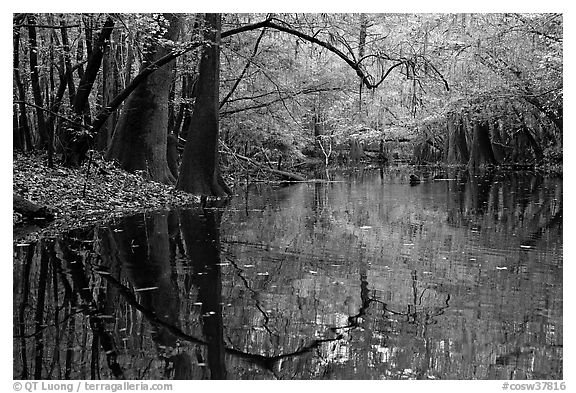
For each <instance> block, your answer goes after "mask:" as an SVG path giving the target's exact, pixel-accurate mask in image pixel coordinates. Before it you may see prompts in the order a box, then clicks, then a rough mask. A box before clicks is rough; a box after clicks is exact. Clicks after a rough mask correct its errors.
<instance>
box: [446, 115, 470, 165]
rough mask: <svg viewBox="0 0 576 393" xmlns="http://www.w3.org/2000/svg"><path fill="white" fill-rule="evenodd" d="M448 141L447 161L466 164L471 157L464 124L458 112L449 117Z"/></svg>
mask: <svg viewBox="0 0 576 393" xmlns="http://www.w3.org/2000/svg"><path fill="white" fill-rule="evenodd" d="M447 141H448V143H447V151H446V163H447V164H466V163H467V162H468V159H469V157H468V146H467V145H466V135H465V133H464V124H463V122H462V119H461V118H460V116H459V115H457V114H453V115H451V116H449V117H448V137H447Z"/></svg>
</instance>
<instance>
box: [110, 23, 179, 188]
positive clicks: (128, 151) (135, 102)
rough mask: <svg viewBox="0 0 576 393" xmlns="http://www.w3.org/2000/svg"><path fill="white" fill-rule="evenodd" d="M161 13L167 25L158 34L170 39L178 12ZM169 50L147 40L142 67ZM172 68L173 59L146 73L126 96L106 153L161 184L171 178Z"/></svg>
mask: <svg viewBox="0 0 576 393" xmlns="http://www.w3.org/2000/svg"><path fill="white" fill-rule="evenodd" d="M164 17H165V18H166V19H167V21H168V26H166V28H167V31H166V33H165V34H164V35H163V37H162V38H163V39H169V40H173V41H174V40H176V39H177V38H178V33H179V30H180V19H179V16H178V15H175V14H166V15H165V16H164ZM169 51H170V49H169V48H166V47H161V46H160V45H159V44H154V45H152V44H150V48H149V50H148V57H147V58H146V59H145V61H144V63H143V64H142V69H144V68H146V67H147V66H149V65H150V64H151V63H152V62H154V61H156V60H158V59H160V58H161V57H163V56H165V55H167V54H168V53H169ZM173 69H174V61H172V62H171V63H169V64H167V65H166V66H164V67H162V68H160V69H158V70H157V71H156V72H154V73H153V74H151V75H149V76H148V77H147V78H146V79H145V80H144V81H142V82H141V83H140V84H139V85H138V87H136V89H135V90H134V91H133V92H132V94H131V95H130V97H128V99H127V100H126V103H125V104H124V108H123V110H122V114H121V115H120V119H119V121H118V125H117V126H116V130H115V131H114V135H113V137H112V141H111V144H110V147H109V149H108V153H107V154H106V158H107V159H109V160H116V161H118V162H119V163H120V165H121V166H122V168H124V169H125V170H127V171H129V172H134V171H145V173H146V174H147V176H148V177H149V178H150V179H151V180H154V181H157V182H161V183H165V184H174V181H175V178H174V177H173V176H172V174H171V173H170V170H169V169H168V161H167V159H166V138H167V135H168V95H169V93H170V85H171V79H172V77H173Z"/></svg>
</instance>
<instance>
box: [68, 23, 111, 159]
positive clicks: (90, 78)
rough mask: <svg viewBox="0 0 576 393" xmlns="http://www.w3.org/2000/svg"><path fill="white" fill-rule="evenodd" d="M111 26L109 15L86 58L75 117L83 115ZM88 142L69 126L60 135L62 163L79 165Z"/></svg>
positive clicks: (74, 107) (74, 105)
mask: <svg viewBox="0 0 576 393" xmlns="http://www.w3.org/2000/svg"><path fill="white" fill-rule="evenodd" d="M113 28H114V20H113V19H112V17H110V16H109V17H108V18H107V19H106V22H105V23H104V27H103V28H102V31H101V32H100V34H99V36H98V40H97V45H96V47H95V48H93V49H92V51H91V55H90V57H89V58H88V64H87V65H86V70H85V72H83V78H82V79H81V80H80V82H79V84H78V90H77V91H76V95H75V97H74V103H73V105H72V110H73V112H74V114H75V115H76V118H77V119H79V118H80V117H81V116H82V115H83V113H84V110H85V108H86V105H87V103H88V97H89V95H90V92H91V91H92V87H93V85H94V81H95V80H96V75H97V74H98V71H99V70H100V64H101V63H102V57H103V55H104V48H105V47H106V45H107V44H108V42H109V40H110V34H111V33H112V29H113ZM85 120H86V119H85ZM90 143H91V142H90V139H89V137H88V135H86V134H85V133H80V132H79V130H78V129H76V128H75V127H69V128H68V129H67V131H66V132H65V133H64V134H63V136H62V144H63V145H64V164H65V165H68V166H78V165H80V163H81V162H82V161H83V160H84V159H85V158H86V153H87V152H88V149H89V147H90Z"/></svg>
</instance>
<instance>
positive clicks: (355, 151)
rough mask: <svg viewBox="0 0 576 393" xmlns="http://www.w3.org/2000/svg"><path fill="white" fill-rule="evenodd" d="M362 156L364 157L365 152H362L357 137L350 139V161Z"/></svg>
mask: <svg viewBox="0 0 576 393" xmlns="http://www.w3.org/2000/svg"><path fill="white" fill-rule="evenodd" d="M364 158H366V153H364V149H363V148H362V145H361V144H360V141H359V140H358V138H352V139H350V159H351V160H352V162H358V161H360V160H362V159H364Z"/></svg>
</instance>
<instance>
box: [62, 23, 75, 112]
mask: <svg viewBox="0 0 576 393" xmlns="http://www.w3.org/2000/svg"><path fill="white" fill-rule="evenodd" d="M65 23H66V22H65V20H64V15H62V16H61V19H60V26H62V27H61V29H60V33H61V34H62V49H63V51H64V66H65V68H66V84H67V86H68V97H69V99H70V105H72V104H73V103H74V96H75V95H76V88H75V86H74V78H73V75H72V61H71V53H70V43H69V41H68V29H66V28H65V27H64V26H65Z"/></svg>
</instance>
